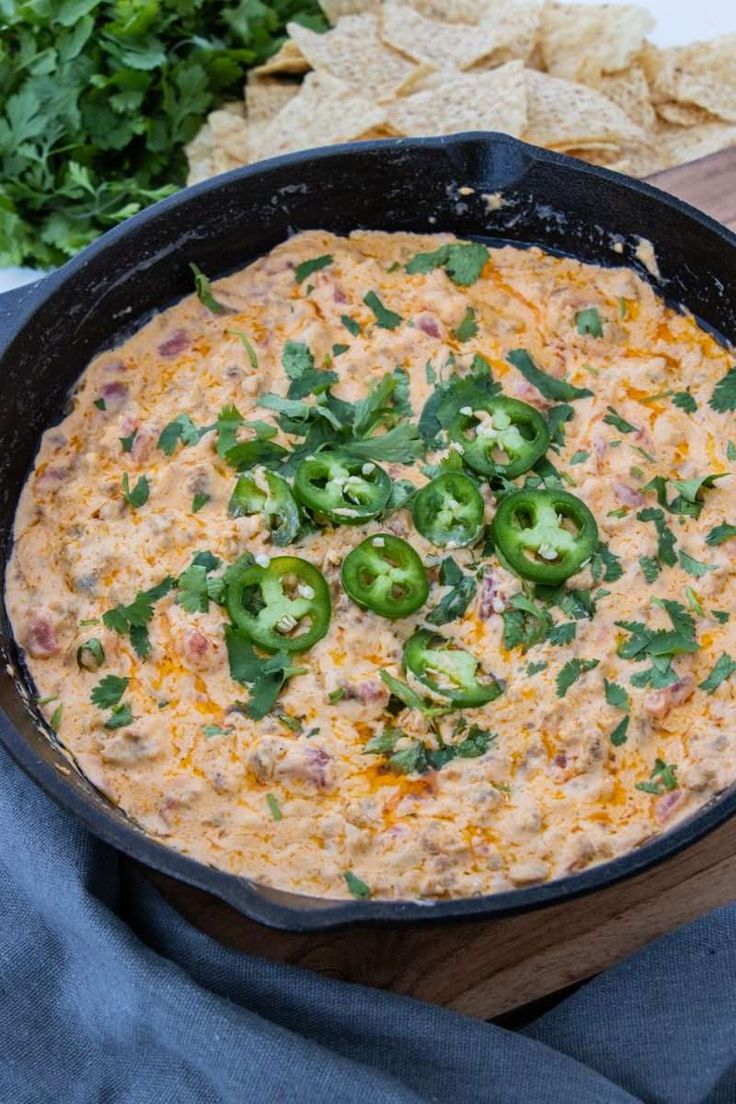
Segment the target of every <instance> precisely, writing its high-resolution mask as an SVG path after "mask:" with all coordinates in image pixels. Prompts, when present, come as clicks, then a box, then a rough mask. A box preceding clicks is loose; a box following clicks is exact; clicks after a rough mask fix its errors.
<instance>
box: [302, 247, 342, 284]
mask: <svg viewBox="0 0 736 1104" xmlns="http://www.w3.org/2000/svg"><path fill="white" fill-rule="evenodd" d="M333 260H334V257H333V256H332V254H330V253H323V254H322V256H321V257H313V258H312V259H311V260H309V261H302V262H301V264H298V265H297V266H296V268H295V269H294V278H295V280H296V282H297V283H298V284H301V283H303V282H304V280H306V278H307V276H311V275H312V273H313V272H319V270H320V269H321V268H326V267H327V265H331V264H332V262H333Z"/></svg>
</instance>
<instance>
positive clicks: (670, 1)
mask: <svg viewBox="0 0 736 1104" xmlns="http://www.w3.org/2000/svg"><path fill="white" fill-rule="evenodd" d="M578 2H579V3H583V4H597V3H599V0H578ZM642 6H643V7H646V8H648V9H649V11H650V12H651V13H652V15H653V16H654V18H655V19H656V20H657V25H656V27H655V28H654V31H653V32H652V35H651V38H652V40H653V41H654V42H656V44H657V45H658V46H681V45H684V44H685V43H688V42H697V41H699V40H703V39H706V38H714V37H715V36H716V35H720V34H729V33H734V32H736V0H701V3H696V2H695V0H642ZM38 275H42V274H41V273H37V272H34V271H33V270H32V269H21V268H5V269H0V292H2V291H7V290H8V289H9V288H13V287H20V285H21V284H25V283H29V282H30V281H31V280H34V279H35V278H36V277H37V276H38Z"/></svg>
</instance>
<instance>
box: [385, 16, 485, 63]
mask: <svg viewBox="0 0 736 1104" xmlns="http://www.w3.org/2000/svg"><path fill="white" fill-rule="evenodd" d="M381 36H382V38H383V41H384V42H387V43H388V44H389V45H390V46H394V47H395V48H396V49H397V50H401V52H402V53H404V54H406V55H407V56H408V57H410V58H413V59H414V61H422V62H425V63H427V64H429V65H434V66H437V67H438V68H443V67H454V68H456V69H467V68H468V67H469V66H471V65H473V64H474V63H475V62H477V61H480V59H481V58H486V57H488V55H489V54H491V53H493V51H494V49H495V48H496V47H497V46H498V45H499V41H498V35H497V34H496V31H495V29H494V28H493V27H492V26H490V25H488V24H486V25H482V24H481V25H478V26H473V25H470V24H468V23H443V22H440V21H439V20H437V19H428V18H427V17H426V16H424V15H421V14H420V13H419V12H417V11H414V10H413V8H407V7H406V6H405V5H404V4H398V3H393V2H392V0H388V2H387V3H385V4H384V6H383V13H382V23H381Z"/></svg>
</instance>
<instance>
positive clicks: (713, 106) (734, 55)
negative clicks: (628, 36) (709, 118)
mask: <svg viewBox="0 0 736 1104" xmlns="http://www.w3.org/2000/svg"><path fill="white" fill-rule="evenodd" d="M643 62H644V67H645V70H646V74H647V77H648V79H649V82H650V84H651V86H652V99H653V100H654V102H655V104H658V103H660V102H666V101H676V102H678V103H685V104H694V105H695V106H696V107H702V108H705V110H706V111H709V112H710V113H711V115H714V116H715V117H716V118H717V119H721V120H723V121H724V122H729V123H736V34H729V35H722V36H721V37H720V38H714V39H712V40H711V41H710V42H695V43H693V45H692V46H673V47H670V48H669V49H667V50H658V49H657V48H656V47H653V46H652V47H649V48H648V49H647V50H646V51H645V53H644V55H643Z"/></svg>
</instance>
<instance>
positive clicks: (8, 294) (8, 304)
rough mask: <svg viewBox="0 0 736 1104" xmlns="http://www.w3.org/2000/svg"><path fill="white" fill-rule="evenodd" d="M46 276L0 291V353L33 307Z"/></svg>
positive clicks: (0, 353)
mask: <svg viewBox="0 0 736 1104" xmlns="http://www.w3.org/2000/svg"><path fill="white" fill-rule="evenodd" d="M45 279H46V277H44V276H42V277H41V278H40V279H39V280H34V281H33V283H31V284H23V285H22V287H18V288H11V289H10V291H3V292H2V293H0V355H2V353H4V352H5V350H6V349H7V347H8V346H9V345H10V343H11V341H12V340H13V338H14V337H15V335H16V334H17V333H18V332H19V330H20V329H21V327H22V325H23V323H24V322H25V319H26V317H27V315H28V314H29V313H30V311H31V310H32V309H33V306H34V305H35V302H36V299H37V297H38V292H39V289H40V288H41V287H42V285H43V282H44V280H45Z"/></svg>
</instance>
